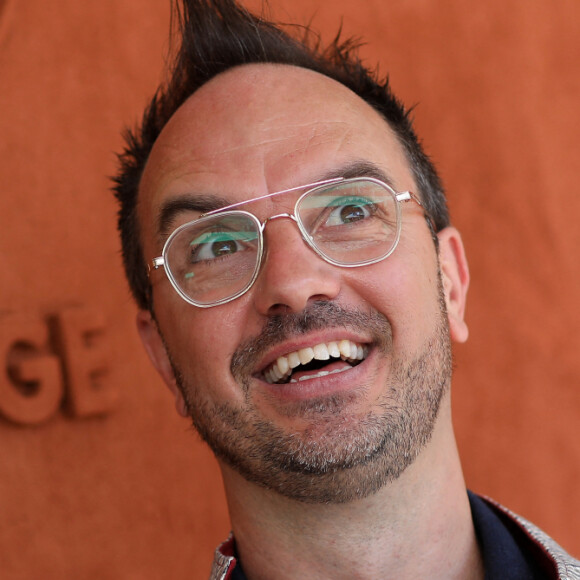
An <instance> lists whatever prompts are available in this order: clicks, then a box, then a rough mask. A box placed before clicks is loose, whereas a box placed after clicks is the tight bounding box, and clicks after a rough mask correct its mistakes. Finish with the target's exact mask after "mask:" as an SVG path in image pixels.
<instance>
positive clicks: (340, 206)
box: [325, 198, 375, 226]
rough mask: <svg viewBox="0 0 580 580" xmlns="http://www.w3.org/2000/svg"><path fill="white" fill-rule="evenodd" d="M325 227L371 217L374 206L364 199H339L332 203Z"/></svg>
mask: <svg viewBox="0 0 580 580" xmlns="http://www.w3.org/2000/svg"><path fill="white" fill-rule="evenodd" d="M333 205H334V206H336V207H334V208H333V209H331V208H329V210H330V209H331V211H330V213H329V215H328V218H327V219H326V223H325V225H327V226H342V225H345V224H351V223H354V222H358V221H361V220H365V219H367V218H369V217H371V216H372V215H373V214H374V213H375V204H374V203H373V202H372V201H371V200H369V199H366V198H340V199H336V200H335V201H334V203H333Z"/></svg>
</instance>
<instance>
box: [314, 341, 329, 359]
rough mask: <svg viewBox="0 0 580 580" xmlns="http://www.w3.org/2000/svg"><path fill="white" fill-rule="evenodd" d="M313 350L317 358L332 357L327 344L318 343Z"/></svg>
mask: <svg viewBox="0 0 580 580" xmlns="http://www.w3.org/2000/svg"><path fill="white" fill-rule="evenodd" d="M312 350H313V351H314V358H315V359H316V360H328V359H329V358H330V354H328V348H327V347H326V345H325V344H317V345H316V346H315V347H314V348H313V349H312Z"/></svg>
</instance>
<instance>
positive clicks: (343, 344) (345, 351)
mask: <svg viewBox="0 0 580 580" xmlns="http://www.w3.org/2000/svg"><path fill="white" fill-rule="evenodd" d="M338 350H339V351H340V354H341V356H342V357H343V358H350V353H351V350H350V340H341V341H340V342H339V343H338Z"/></svg>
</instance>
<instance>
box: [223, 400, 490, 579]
mask: <svg viewBox="0 0 580 580" xmlns="http://www.w3.org/2000/svg"><path fill="white" fill-rule="evenodd" d="M441 411H442V415H445V414H446V413H447V412H448V411H446V410H444V409H442V410H441ZM222 473H223V477H224V484H225V488H226V495H227V498H228V504H229V510H230V516H231V521H232V529H233V531H234V536H235V538H236V545H237V549H238V552H239V554H240V559H241V561H242V565H243V567H244V572H245V573H246V575H247V577H248V579H249V580H266V579H269V578H279V579H281V580H286V579H296V578H301V579H303V578H304V579H309V578H316V579H320V580H323V579H327V578H333V579H341V578H344V579H347V578H348V579H352V578H357V579H361V580H362V579H366V578H378V577H380V578H385V579H394V578H397V579H401V578H417V577H419V578H430V579H433V580H437V579H439V578H441V579H445V580H449V579H465V578H470V579H472V578H473V579H478V578H483V570H482V564H481V560H480V555H479V550H478V548H477V542H476V539H475V532H474V529H473V523H472V519H471V511H470V508H469V502H468V499H467V494H466V490H465V483H464V480H463V476H462V473H461V467H460V463H459V458H458V454H457V448H456V445H455V440H454V437H453V432H452V428H451V421H450V419H449V418H448V417H443V416H441V417H440V418H439V420H438V422H437V426H436V428H435V431H434V434H433V437H432V439H431V441H430V442H429V443H428V444H427V446H426V447H425V449H424V450H423V451H422V453H421V454H420V456H419V457H418V458H417V460H416V461H415V462H414V463H413V465H411V466H410V467H409V468H408V469H407V470H406V471H405V472H404V473H403V474H402V475H401V476H400V477H399V479H398V480H396V481H394V482H392V483H391V484H389V485H387V486H385V487H383V488H382V489H381V490H380V491H379V492H377V493H376V494H374V495H373V496H371V497H368V498H365V499H363V500H357V501H353V502H350V503H347V504H339V505H327V504H324V505H321V504H308V503H302V502H297V501H294V500H290V499H288V498H285V497H282V496H280V495H279V494H277V493H275V492H272V491H270V490H265V489H263V488H260V487H257V486H255V485H254V484H251V483H248V482H247V481H246V480H244V479H243V478H242V477H241V476H240V475H239V474H238V473H237V472H235V471H233V470H232V469H230V468H228V467H227V466H222Z"/></svg>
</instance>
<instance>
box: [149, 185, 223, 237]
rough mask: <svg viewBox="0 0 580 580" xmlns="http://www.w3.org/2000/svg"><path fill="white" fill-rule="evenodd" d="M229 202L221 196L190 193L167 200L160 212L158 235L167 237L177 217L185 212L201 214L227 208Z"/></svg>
mask: <svg viewBox="0 0 580 580" xmlns="http://www.w3.org/2000/svg"><path fill="white" fill-rule="evenodd" d="M229 203H230V202H229V200H227V199H225V198H224V197H221V196H219V195H211V194H199V193H188V194H185V195H180V196H179V197H173V198H169V199H167V200H165V201H164V202H163V203H162V204H161V209H160V210H159V218H158V220H157V223H158V225H157V233H158V235H159V236H161V237H167V235H168V234H169V231H170V230H171V229H172V226H173V222H174V221H175V218H176V216H178V215H179V214H181V213H184V212H191V211H195V212H198V213H199V214H202V213H207V212H208V211H212V210H216V209H220V208H221V207H225V206H226V205H228V204H229Z"/></svg>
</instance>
